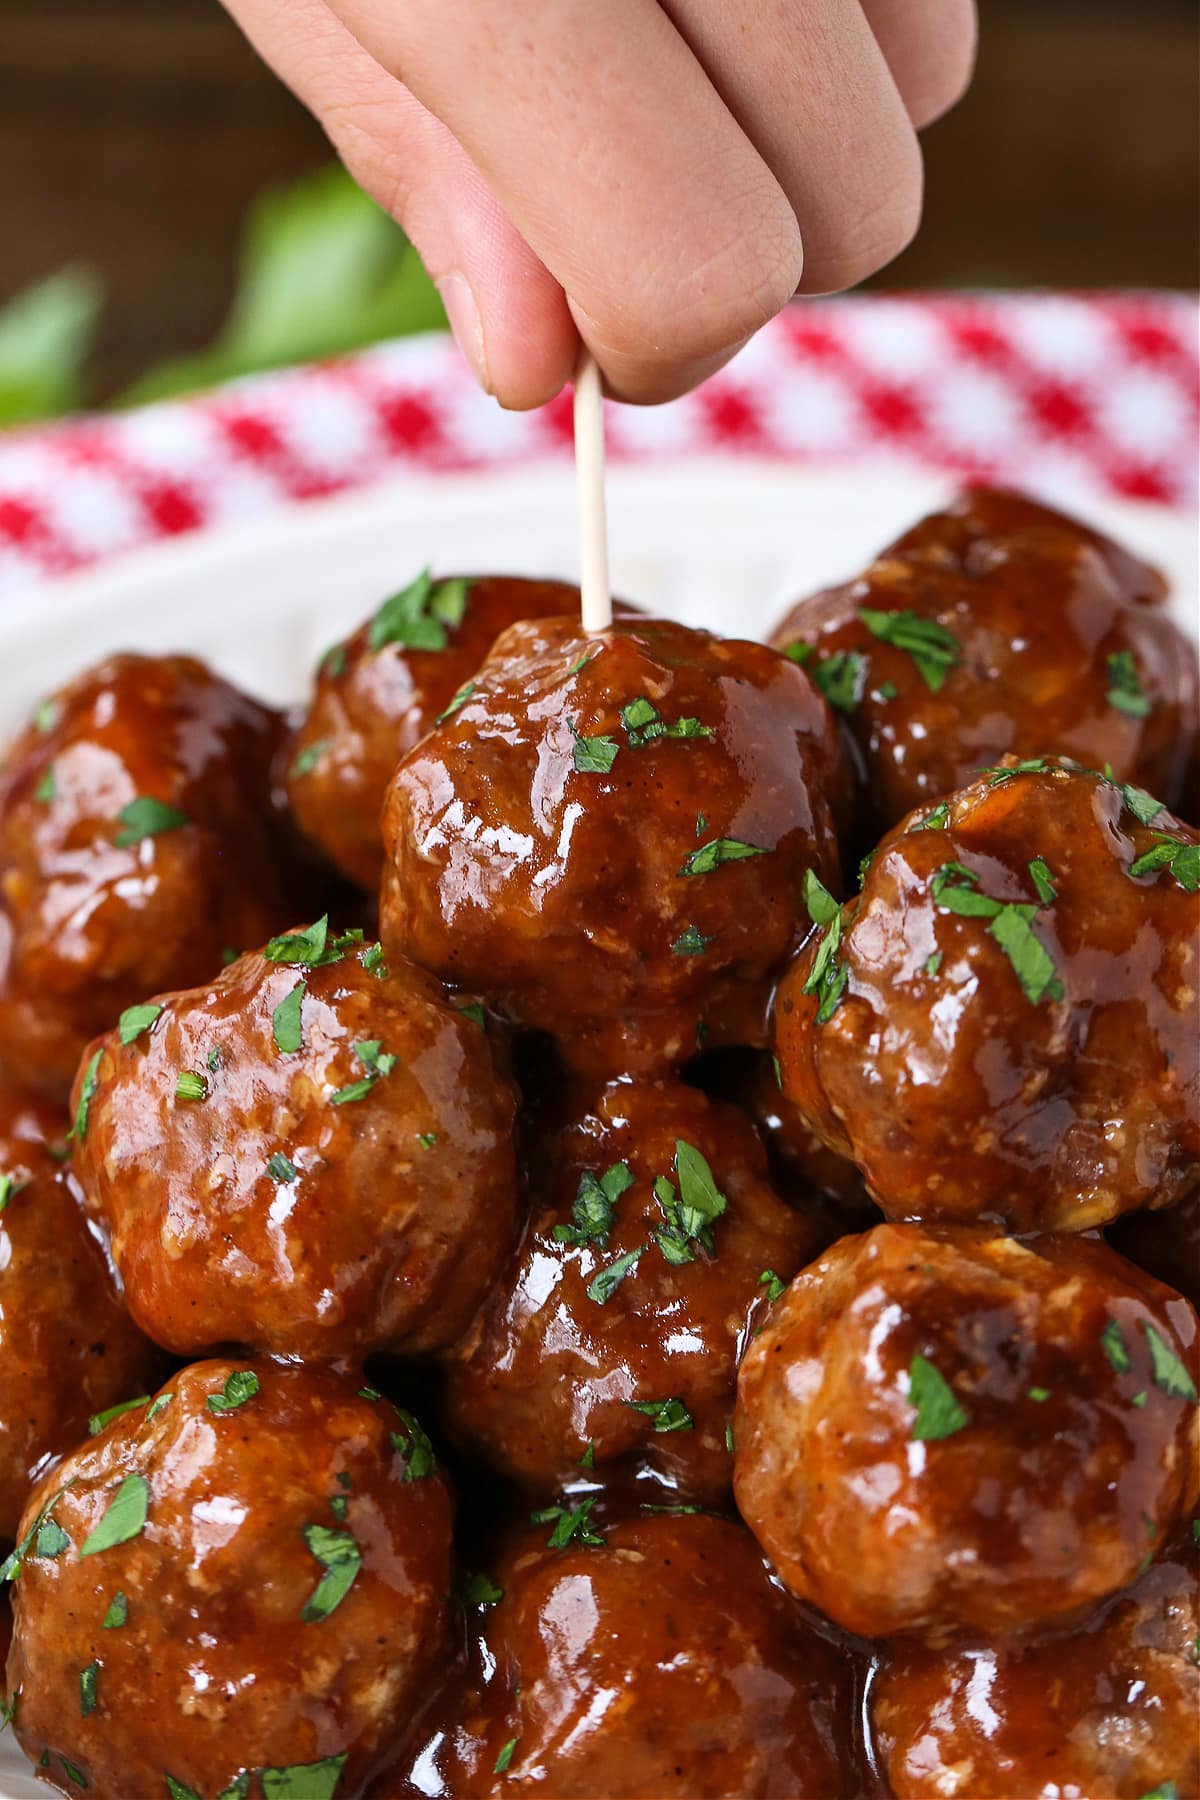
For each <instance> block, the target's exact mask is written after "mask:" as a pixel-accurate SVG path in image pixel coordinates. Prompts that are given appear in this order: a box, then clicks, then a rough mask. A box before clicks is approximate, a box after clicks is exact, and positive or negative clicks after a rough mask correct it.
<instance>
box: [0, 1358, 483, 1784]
mask: <svg viewBox="0 0 1200 1800" xmlns="http://www.w3.org/2000/svg"><path fill="white" fill-rule="evenodd" d="M244 1370H249V1371H250V1372H251V1373H252V1374H253V1375H254V1376H255V1377H256V1378H257V1381H258V1388H257V1391H256V1392H253V1393H252V1394H250V1396H249V1398H244V1399H242V1400H241V1402H240V1404H235V1405H233V1406H231V1407H229V1410H225V1411H213V1410H212V1408H211V1406H210V1404H209V1403H210V1401H212V1400H216V1401H217V1402H218V1404H219V1405H226V1406H227V1405H228V1401H229V1399H230V1398H231V1397H232V1398H235V1399H236V1398H237V1394H238V1392H239V1391H240V1390H238V1389H237V1388H236V1385H235V1386H234V1387H233V1388H232V1389H230V1388H228V1387H227V1383H228V1382H229V1380H230V1377H233V1376H235V1372H238V1373H237V1375H236V1379H237V1380H238V1381H242V1382H244V1379H245V1378H244V1375H243V1374H241V1373H240V1372H241V1371H244ZM168 1394H169V1395H170V1399H169V1400H167V1401H166V1402H165V1404H162V1405H161V1410H159V1411H158V1412H157V1413H156V1415H155V1416H154V1417H151V1416H150V1414H151V1411H152V1410H153V1409H152V1408H150V1407H148V1406H140V1407H138V1408H137V1409H136V1410H135V1411H133V1412H130V1413H127V1414H125V1415H124V1416H123V1417H122V1418H120V1419H118V1420H117V1421H116V1422H115V1423H113V1424H112V1425H110V1426H109V1427H108V1429H107V1430H106V1431H105V1432H104V1433H103V1434H102V1435H101V1436H100V1437H98V1438H96V1439H95V1440H93V1442H91V1443H90V1444H86V1445H84V1446H83V1447H82V1448H81V1449H79V1450H77V1451H76V1452H75V1453H74V1454H73V1455H72V1456H69V1457H68V1458H66V1460H65V1461H64V1462H63V1463H62V1464H61V1465H60V1466H59V1468H58V1469H57V1470H56V1471H54V1473H52V1474H51V1475H49V1476H47V1477H46V1479H45V1480H44V1481H43V1482H42V1483H41V1485H40V1486H39V1488H38V1489H37V1490H36V1491H35V1492H34V1494H33V1496H32V1497H31V1499H30V1502H29V1505H28V1507H27V1508H26V1512H25V1517H24V1519H23V1520H22V1530H23V1533H27V1532H28V1531H29V1530H30V1528H31V1527H32V1526H33V1524H34V1522H35V1520H37V1519H38V1518H39V1517H41V1516H42V1515H43V1513H44V1512H45V1516H46V1517H47V1518H48V1519H50V1520H52V1521H53V1524H54V1526H55V1527H56V1528H57V1530H56V1534H55V1539H54V1542H55V1544H56V1546H57V1547H56V1553H55V1554H53V1555H51V1554H49V1553H48V1552H49V1546H48V1545H47V1542H46V1538H45V1535H44V1533H45V1527H43V1531H42V1534H41V1535H40V1539H39V1537H35V1538H34V1540H33V1543H32V1545H31V1546H30V1549H29V1551H28V1552H27V1554H26V1556H25V1560H24V1564H23V1567H22V1569H21V1572H20V1575H19V1576H18V1577H17V1579H16V1581H15V1583H14V1594H15V1624H14V1633H13V1645H12V1650H11V1652H10V1655H9V1662H8V1681H9V1692H10V1693H13V1692H15V1691H16V1690H17V1689H20V1694H21V1698H20V1702H19V1704H18V1707H17V1713H16V1717H15V1719H14V1721H13V1729H14V1730H15V1732H16V1735H17V1737H18V1739H19V1740H20V1743H21V1745H22V1747H23V1749H24V1750H25V1751H26V1753H27V1754H28V1755H29V1756H30V1757H32V1758H33V1759H34V1760H35V1761H37V1759H38V1758H39V1757H41V1756H42V1754H43V1752H44V1751H48V1752H49V1762H48V1766H47V1773H48V1775H49V1777H50V1779H51V1780H52V1781H53V1782H54V1783H55V1784H56V1785H57V1786H58V1787H59V1788H61V1789H62V1790H63V1791H65V1792H67V1793H72V1792H74V1791H76V1789H78V1788H79V1787H81V1786H82V1784H81V1783H78V1782H75V1781H74V1780H73V1778H72V1777H71V1776H70V1773H69V1770H68V1769H67V1766H66V1765H67V1764H68V1763H69V1764H70V1765H72V1767H73V1768H74V1769H75V1770H76V1771H77V1772H78V1773H79V1774H81V1775H82V1776H83V1777H84V1781H85V1782H86V1786H87V1791H88V1792H89V1794H91V1795H94V1796H95V1800H130V1796H132V1795H138V1796H142V1795H146V1796H150V1795H165V1794H166V1793H167V1791H168V1790H167V1783H166V1777H167V1776H168V1775H169V1776H171V1778H172V1780H174V1781H176V1782H180V1783H183V1784H185V1786H186V1787H187V1788H188V1789H190V1790H193V1791H194V1792H195V1793H197V1794H203V1795H213V1794H216V1793H218V1792H222V1791H224V1790H226V1789H227V1788H230V1787H231V1785H232V1784H234V1783H236V1782H237V1781H238V1779H239V1777H240V1776H241V1774H242V1772H243V1771H254V1770H264V1769H265V1770H268V1771H270V1770H280V1769H282V1770H286V1769H296V1768H297V1767H298V1766H303V1765H313V1764H317V1765H322V1764H325V1765H326V1767H325V1768H324V1770H322V1769H320V1768H317V1769H313V1770H310V1772H309V1774H308V1775H307V1776H304V1775H301V1774H299V1773H298V1774H297V1775H296V1776H295V1777H294V1779H293V1783H292V1785H290V1786H283V1787H280V1788H279V1789H278V1790H277V1791H279V1792H281V1793H286V1794H288V1795H292V1796H295V1797H296V1800H300V1797H301V1796H304V1800H309V1797H310V1796H315V1795H317V1794H322V1795H327V1794H332V1793H333V1791H334V1790H333V1786H332V1785H326V1783H327V1782H328V1778H329V1775H330V1773H331V1771H330V1770H329V1768H328V1766H327V1759H334V1760H336V1759H343V1767H342V1769H341V1774H340V1778H339V1779H338V1781H337V1794H338V1800H343V1797H345V1800H352V1796H354V1795H355V1794H357V1793H360V1792H361V1790H362V1786H363V1783H364V1781H365V1780H366V1779H367V1778H368V1777H369V1776H370V1775H371V1773H372V1772H373V1769H374V1768H375V1767H376V1766H378V1764H379V1762H380V1760H381V1759H382V1757H383V1756H384V1755H385V1754H386V1753H387V1751H388V1750H389V1749H390V1748H391V1746H392V1745H393V1743H394V1742H395V1741H396V1739H397V1738H398V1737H399V1735H400V1734H401V1733H402V1732H403V1730H404V1729H405V1728H406V1726H407V1724H408V1722H409V1721H410V1719H411V1717H412V1715H413V1714H414V1712H415V1711H416V1710H417V1709H418V1707H419V1706H420V1705H421V1703H422V1702H423V1700H424V1696H425V1690H426V1688H427V1685H428V1682H429V1680H430V1678H431V1676H432V1675H433V1673H434V1672H435V1671H437V1672H440V1669H441V1667H442V1665H443V1663H444V1661H445V1658H446V1656H447V1654H448V1619H447V1612H448V1609H447V1605H446V1600H445V1596H446V1593H447V1590H448V1587H449V1582H450V1538H451V1508H450V1499H449V1495H448V1493H447V1490H446V1486H445V1483H444V1481H443V1479H442V1477H441V1475H440V1474H438V1473H437V1472H436V1470H435V1469H434V1468H433V1467H432V1462H433V1459H432V1453H431V1452H430V1451H429V1449H428V1443H427V1440H424V1439H423V1435H422V1434H421V1433H420V1428H419V1427H418V1426H415V1425H414V1422H413V1421H412V1419H411V1416H410V1415H400V1414H398V1413H397V1412H396V1411H395V1409H394V1408H392V1407H391V1406H389V1405H387V1404H386V1403H383V1402H372V1401H369V1400H367V1399H364V1398H361V1397H359V1396H357V1395H356V1394H355V1391H354V1386H353V1384H352V1383H350V1382H347V1381H346V1380H345V1379H343V1378H342V1377H338V1376H334V1375H332V1374H327V1373H324V1372H321V1371H318V1370H314V1369H302V1368H287V1367H283V1366H280V1365H278V1364H273V1363H271V1362H269V1361H261V1362H255V1363H251V1364H238V1363H231V1362H205V1363H196V1364H193V1366H192V1367H191V1368H189V1369H185V1370H183V1371H182V1372H181V1373H180V1374H178V1375H176V1376H175V1377H174V1378H173V1379H172V1380H171V1381H170V1382H168V1383H167V1385H166V1386H165V1387H164V1388H163V1389H162V1391H161V1394H160V1395H159V1396H158V1400H159V1402H161V1401H162V1400H163V1396H165V1395H168ZM68 1482H70V1483H71V1485H70V1486H69V1487H68V1486H67V1485H66V1484H67V1483H68ZM123 1485H124V1487H125V1494H124V1496H123V1498H122V1500H121V1501H116V1496H117V1494H118V1493H119V1492H120V1491H121V1489H122V1486H123ZM60 1490H65V1491H60ZM56 1495H57V1498H54V1496H56ZM52 1500H53V1504H52V1505H51V1504H50V1502H51V1501H52ZM131 1502H133V1504H131ZM114 1507H116V1508H118V1509H119V1510H116V1511H115V1512H114V1510H113V1509H114ZM143 1508H144V1521H145V1522H144V1524H143V1525H142V1526H141V1528H140V1529H137V1524H138V1520H139V1518H141V1517H142V1516H143ZM47 1509H48V1510H47ZM105 1519H107V1522H108V1527H109V1535H110V1536H114V1535H115V1536H118V1537H119V1536H120V1535H121V1534H120V1533H119V1532H114V1530H113V1527H114V1525H115V1524H116V1523H117V1522H121V1523H122V1524H123V1527H124V1530H125V1532H126V1533H128V1532H130V1531H132V1532H133V1535H129V1536H127V1537H126V1539H125V1541H119V1542H114V1543H112V1545H111V1547H102V1548H97V1547H96V1546H97V1540H96V1539H95V1538H92V1537H91V1536H90V1534H92V1533H94V1532H96V1530H97V1528H98V1527H101V1521H102V1520H105ZM64 1533H65V1536H66V1538H67V1540H69V1541H68V1542H67V1543H66V1544H62V1543H61V1538H62V1534H64ZM39 1541H40V1542H41V1545H42V1553H41V1554H39V1553H38V1543H39ZM101 1541H103V1540H101ZM85 1552H86V1554H84V1553H85ZM351 1570H353V1576H352V1579H350V1580H349V1584H348V1585H346V1577H347V1576H348V1575H350V1572H351ZM118 1595H122V1596H124V1604H123V1606H122V1604H121V1603H120V1602H119V1601H118V1600H117V1596H118ZM114 1605H115V1606H116V1610H117V1612H118V1614H120V1613H122V1612H123V1614H124V1623H114V1622H113V1608H114ZM106 1620H108V1621H109V1623H108V1624H107V1625H106V1623H105V1621H106ZM88 1670H90V1671H92V1674H91V1675H90V1676H85V1677H84V1679H82V1680H81V1676H82V1675H83V1672H84V1671H88ZM89 1690H90V1695H91V1704H90V1706H89ZM249 1786H250V1783H249V1781H247V1784H246V1788H242V1787H235V1788H234V1789H233V1791H234V1792H235V1793H239V1794H240V1793H243V1792H245V1791H246V1789H248V1788H249ZM271 1791H272V1789H271V1787H269V1786H268V1784H267V1782H266V1781H265V1780H264V1781H263V1792H264V1793H270V1792H271ZM253 1792H254V1793H256V1794H257V1793H258V1792H259V1787H258V1784H257V1783H255V1785H254V1787H253Z"/></svg>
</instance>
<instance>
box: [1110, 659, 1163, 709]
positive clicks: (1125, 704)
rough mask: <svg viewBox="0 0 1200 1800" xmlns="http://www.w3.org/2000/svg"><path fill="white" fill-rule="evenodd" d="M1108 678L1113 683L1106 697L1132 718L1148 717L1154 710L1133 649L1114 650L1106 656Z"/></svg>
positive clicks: (1112, 704)
mask: <svg viewBox="0 0 1200 1800" xmlns="http://www.w3.org/2000/svg"><path fill="white" fill-rule="evenodd" d="M1104 660H1105V666H1106V667H1107V669H1108V679H1109V681H1110V682H1111V683H1112V686H1111V687H1110V688H1109V690H1108V692H1107V693H1106V694H1105V696H1104V698H1105V699H1106V700H1107V701H1108V704H1109V705H1110V706H1114V707H1116V709H1117V711H1118V712H1123V713H1124V714H1125V715H1126V716H1127V717H1128V718H1130V719H1145V718H1148V717H1149V715H1150V713H1151V711H1152V710H1153V709H1152V707H1151V705H1150V697H1149V695H1148V694H1146V693H1145V692H1144V691H1143V689H1142V682H1141V677H1140V675H1139V674H1138V666H1137V659H1136V658H1135V656H1134V654H1133V651H1132V650H1114V651H1113V653H1112V655H1111V656H1107V657H1105V659H1104Z"/></svg>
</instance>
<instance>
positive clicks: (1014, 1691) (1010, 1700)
mask: <svg viewBox="0 0 1200 1800" xmlns="http://www.w3.org/2000/svg"><path fill="white" fill-rule="evenodd" d="M1198 1573H1200V1571H1198V1569H1197V1559H1196V1555H1195V1552H1194V1551H1189V1550H1187V1549H1184V1548H1182V1547H1181V1548H1179V1549H1178V1550H1176V1551H1174V1552H1172V1553H1171V1554H1170V1555H1169V1556H1168V1558H1167V1559H1166V1560H1164V1561H1163V1562H1160V1563H1155V1564H1154V1565H1153V1566H1152V1567H1151V1568H1149V1569H1148V1570H1147V1571H1146V1572H1145V1573H1144V1574H1143V1575H1142V1576H1141V1578H1140V1579H1139V1580H1138V1582H1137V1583H1136V1585H1135V1586H1133V1587H1132V1588H1130V1589H1128V1590H1127V1591H1126V1592H1125V1593H1123V1594H1118V1595H1116V1596H1115V1598H1114V1599H1113V1600H1111V1601H1110V1602H1109V1603H1108V1604H1107V1605H1106V1606H1103V1607H1101V1608H1100V1609H1099V1610H1098V1611H1097V1612H1096V1613H1095V1614H1093V1615H1092V1617H1091V1618H1090V1619H1089V1620H1088V1621H1087V1623H1086V1624H1084V1625H1082V1626H1080V1627H1079V1628H1078V1629H1077V1630H1075V1631H1071V1632H1056V1633H1053V1634H1050V1635H1047V1636H1045V1637H1042V1638H1038V1639H1036V1640H1034V1642H1033V1643H1030V1644H1020V1643H1011V1642H1010V1643H999V1644H979V1643H968V1644H965V1645H962V1646H956V1647H955V1648H954V1649H953V1650H951V1651H944V1650H927V1649H925V1648H923V1647H922V1646H920V1645H917V1644H913V1645H909V1644H900V1643H897V1644H895V1645H893V1646H891V1647H890V1648H889V1653H888V1656H887V1660H886V1661H885V1663H884V1665H883V1667H882V1669H881V1670H880V1672H879V1674H878V1676H877V1678H876V1681H875V1683H874V1685H873V1686H872V1690H871V1693H872V1708H871V1710H872V1717H873V1722H874V1728H875V1743H876V1749H877V1752H878V1755H879V1760H880V1762H881V1764H882V1765H883V1767H884V1769H885V1770H886V1773H887V1776H888V1780H889V1783H890V1786H891V1790H892V1792H893V1794H895V1796H896V1800H925V1797H926V1796H927V1795H930V1794H937V1795H940V1796H947V1797H949V1800H1012V1796H1013V1795H1014V1794H1080V1795H1085V1794H1086V1795H1102V1796H1105V1797H1106V1800H1107V1797H1110V1796H1111V1797H1113V1800H1142V1796H1144V1795H1149V1794H1159V1795H1164V1794H1168V1793H1173V1794H1176V1795H1178V1797H1179V1800H1185V1796H1188V1795H1192V1794H1195V1793H1197V1792H1200V1733H1198V1731H1197V1721H1198V1720H1200V1656H1198V1655H1197V1650H1196V1643H1197V1632H1198V1630H1200V1617H1198V1615H1197V1606H1196V1597H1197V1575H1198ZM1172 1783H1173V1784H1174V1785H1173V1786H1171V1785H1170V1784H1172Z"/></svg>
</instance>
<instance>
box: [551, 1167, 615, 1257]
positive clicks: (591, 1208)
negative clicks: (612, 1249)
mask: <svg viewBox="0 0 1200 1800" xmlns="http://www.w3.org/2000/svg"><path fill="white" fill-rule="evenodd" d="M632 1186H633V1176H632V1174H631V1173H630V1169H629V1164H628V1163H623V1162H621V1163H613V1164H612V1166H611V1168H608V1169H605V1171H604V1173H603V1175H601V1176H600V1178H599V1180H597V1179H596V1177H595V1176H594V1175H593V1174H592V1173H591V1171H590V1170H585V1171H584V1173H583V1174H582V1175H581V1176H580V1177H579V1190H578V1192H577V1193H576V1195H575V1199H574V1202H573V1204H572V1206H571V1219H572V1223H571V1224H570V1225H556V1226H555V1227H554V1231H553V1233H552V1235H553V1237H554V1241H555V1242H556V1243H558V1244H576V1245H578V1244H587V1243H593V1244H599V1246H600V1248H601V1249H602V1250H607V1249H608V1239H609V1234H610V1232H611V1231H612V1226H613V1219H614V1218H615V1216H616V1203H617V1201H618V1200H619V1199H620V1198H621V1195H622V1194H623V1193H625V1192H626V1191H627V1190H628V1189H629V1188H631V1187H632Z"/></svg>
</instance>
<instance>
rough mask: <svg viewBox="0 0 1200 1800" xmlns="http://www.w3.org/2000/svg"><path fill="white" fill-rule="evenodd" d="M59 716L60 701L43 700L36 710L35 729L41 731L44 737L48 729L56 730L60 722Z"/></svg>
mask: <svg viewBox="0 0 1200 1800" xmlns="http://www.w3.org/2000/svg"><path fill="white" fill-rule="evenodd" d="M59 716H60V715H59V710H58V701H57V700H43V701H41V702H40V704H39V705H38V706H37V707H36V709H35V711H34V715H33V729H34V730H35V731H40V732H41V733H42V735H43V737H44V736H45V735H46V733H47V732H48V731H53V730H54V727H55V726H56V725H57V724H58V721H59Z"/></svg>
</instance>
